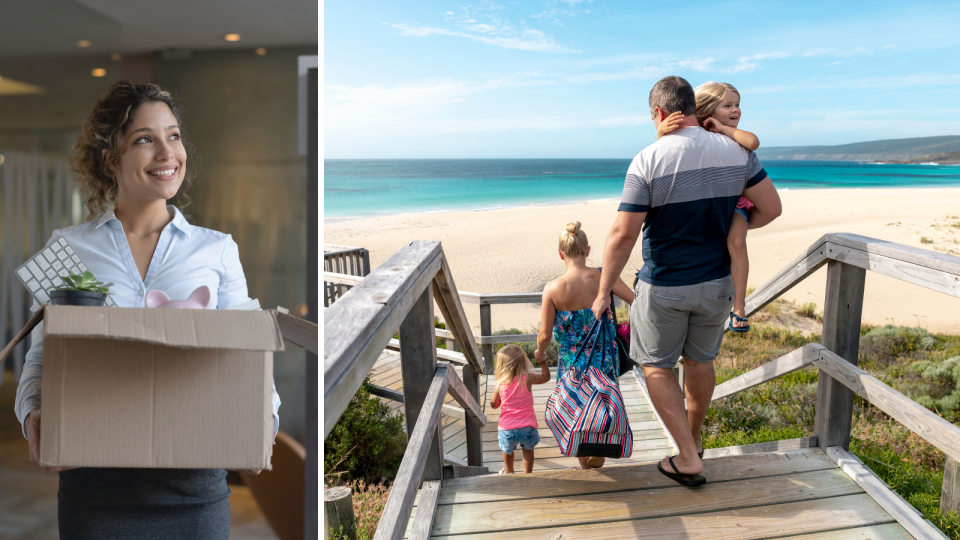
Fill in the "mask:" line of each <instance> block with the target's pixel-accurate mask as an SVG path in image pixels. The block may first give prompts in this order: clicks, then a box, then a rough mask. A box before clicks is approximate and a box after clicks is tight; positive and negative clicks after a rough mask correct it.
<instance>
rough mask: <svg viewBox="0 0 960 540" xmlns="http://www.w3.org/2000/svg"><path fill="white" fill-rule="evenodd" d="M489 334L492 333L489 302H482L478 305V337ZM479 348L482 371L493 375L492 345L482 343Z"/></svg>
mask: <svg viewBox="0 0 960 540" xmlns="http://www.w3.org/2000/svg"><path fill="white" fill-rule="evenodd" d="M490 334H493V320H492V319H491V314H490V304H483V305H481V306H480V337H484V336H489V335H490ZM481 350H482V351H483V362H484V364H483V365H484V369H483V373H485V374H487V375H493V372H494V371H495V370H496V366H495V365H494V360H493V345H483V346H481Z"/></svg>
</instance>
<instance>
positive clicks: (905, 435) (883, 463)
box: [703, 325, 960, 540]
mask: <svg viewBox="0 0 960 540" xmlns="http://www.w3.org/2000/svg"><path fill="white" fill-rule="evenodd" d="M860 335H861V338H860V355H859V366H860V367H861V368H862V369H864V370H866V371H868V372H869V373H870V374H872V375H873V376H875V377H877V378H878V379H880V380H881V381H883V382H884V383H886V384H888V385H890V386H891V387H893V388H894V389H896V390H897V391H899V392H902V393H903V394H905V395H907V396H908V397H910V398H911V399H913V400H915V401H917V402H918V403H920V404H922V405H924V406H926V407H928V408H930V409H931V410H932V411H934V412H936V413H938V414H940V415H941V416H943V417H944V418H945V419H947V420H948V421H950V422H954V423H956V422H958V421H960V336H949V335H940V334H931V333H930V332H928V331H926V330H925V329H923V328H915V327H913V328H911V327H904V326H892V325H887V326H883V327H872V326H868V325H864V326H863V327H862V328H861V331H860ZM819 341H820V336H819V335H817V334H813V335H809V336H804V335H802V334H801V333H800V332H796V331H790V330H786V329H783V328H779V327H771V326H763V325H757V326H754V328H753V329H752V330H751V331H750V332H747V333H745V334H733V335H728V336H726V338H725V339H724V341H723V347H722V348H721V351H720V356H719V358H718V362H717V365H716V367H717V382H718V384H719V383H721V382H724V381H726V380H729V379H732V378H734V377H737V376H739V375H741V374H743V373H746V372H747V371H750V370H751V369H754V368H756V367H759V366H761V365H763V364H765V363H767V362H769V361H771V360H773V359H775V358H778V357H780V356H782V355H784V354H786V353H788V352H790V351H792V350H794V349H797V348H798V347H801V346H802V345H804V344H806V343H812V342H819ZM817 377H818V374H817V369H816V368H814V367H808V368H806V369H803V370H799V371H795V372H793V373H790V374H788V375H785V376H783V377H780V378H778V379H775V380H773V381H770V382H767V383H764V384H762V385H760V386H757V387H755V388H751V389H749V390H745V391H743V392H740V393H739V394H735V395H733V396H730V397H728V398H725V399H722V400H719V401H717V402H714V403H713V405H712V406H711V407H710V410H709V411H708V413H707V419H706V422H705V423H704V433H703V435H704V439H703V446H704V448H719V447H724V446H733V445H742V444H752V443H759V442H768V441H774V440H780V439H792V438H798V437H805V436H809V435H812V434H813V417H814V411H815V405H816V391H817V390H816V389H817ZM850 450H851V451H852V452H853V453H854V454H856V455H857V456H858V457H859V458H860V459H861V460H862V461H863V462H864V463H865V464H866V465H867V466H868V467H870V468H871V469H873V470H874V471H875V472H876V473H877V474H878V475H879V476H880V477H881V478H882V479H883V480H884V481H885V482H887V483H888V484H889V485H890V487H891V488H893V489H894V491H896V492H897V493H899V494H900V495H901V496H902V497H903V498H904V499H906V500H907V501H908V502H910V503H911V504H912V505H914V506H915V507H916V508H917V509H918V510H920V511H921V512H922V513H923V514H924V516H925V517H926V518H927V519H929V520H930V521H932V522H933V523H934V524H935V525H937V526H938V527H939V528H940V529H941V530H942V531H944V533H946V534H947V536H949V537H950V538H953V539H954V540H960V516H958V515H957V514H954V513H950V514H941V512H940V506H939V505H940V489H941V483H942V479H943V463H944V460H945V457H946V456H945V455H944V454H943V453H942V452H940V451H939V450H937V449H936V448H935V447H934V446H932V445H930V444H928V443H927V442H925V441H924V440H923V439H921V438H919V437H918V436H916V435H915V434H913V433H912V432H911V431H910V430H908V429H907V428H905V427H903V426H902V425H901V424H900V423H899V422H897V421H896V420H893V419H892V418H890V417H889V416H887V415H886V414H884V413H883V412H882V411H880V410H879V409H877V408H875V407H873V406H872V405H870V404H869V403H867V402H866V401H865V400H863V399H862V398H860V397H859V396H857V397H855V399H854V417H853V428H852V433H851V442H850Z"/></svg>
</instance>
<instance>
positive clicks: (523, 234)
mask: <svg viewBox="0 0 960 540" xmlns="http://www.w3.org/2000/svg"><path fill="white" fill-rule="evenodd" d="M780 196H781V198H782V200H783V208H784V212H783V216H782V217H781V218H780V219H778V220H777V221H775V222H774V223H772V224H771V225H768V226H767V227H765V228H763V229H758V230H755V231H751V232H750V234H749V236H748V238H747V244H748V249H749V253H750V267H751V271H750V280H749V282H750V285H751V286H758V285H760V284H762V283H763V282H764V281H766V280H767V279H768V278H770V277H771V276H772V275H773V274H774V273H775V272H777V271H778V270H780V269H781V268H782V267H783V266H784V265H785V264H787V263H788V262H790V261H791V260H792V259H793V258H794V257H796V256H797V255H798V254H799V253H800V252H801V251H802V250H803V249H804V248H806V247H807V246H809V245H810V244H812V243H813V242H814V241H816V240H817V238H819V237H820V236H822V235H823V234H825V233H828V232H851V233H857V234H862V235H864V236H870V237H874V238H882V239H884V240H889V241H893V242H899V243H903V244H907V245H910V246H916V247H921V248H924V249H931V250H933V249H935V250H938V251H942V252H947V253H952V254H955V255H960V227H956V226H953V224H958V225H960V223H958V222H960V188H949V189H941V188H937V189H921V188H918V189H831V190H799V191H797V190H792V191H783V192H781V194H780ZM617 204H618V202H617V201H615V200H611V201H599V202H587V203H582V204H567V205H561V206H530V207H518V208H509V209H502V210H488V211H477V212H456V213H448V214H425V215H408V216H388V217H378V218H371V219H365V220H357V221H346V222H340V223H327V224H325V225H324V231H323V232H324V242H327V243H334V244H343V245H352V246H362V247H365V248H367V249H369V250H370V262H371V265H372V266H373V267H376V266H377V265H379V264H380V263H382V262H383V261H384V260H386V259H387V258H388V257H389V256H390V255H392V254H393V253H394V252H396V251H397V250H398V249H400V248H401V247H402V246H404V245H405V244H406V243H407V242H410V241H411V240H440V241H442V242H443V248H444V251H445V252H446V254H447V257H448V259H449V261H450V266H451V269H452V271H453V275H454V279H455V280H456V284H457V287H458V288H459V289H460V290H464V291H472V292H521V291H539V290H542V289H543V286H544V284H545V283H547V282H548V281H550V280H551V279H554V278H556V277H557V276H559V275H560V274H561V273H562V272H563V264H562V263H561V261H560V259H559V257H558V256H557V238H558V236H559V235H560V232H561V231H562V230H563V227H564V225H565V224H566V223H567V222H569V221H580V222H581V223H583V230H584V231H585V232H586V233H587V235H588V237H589V239H590V243H591V245H592V246H593V251H592V253H591V257H589V260H588V262H589V263H590V264H593V265H599V264H600V259H601V256H602V250H603V244H604V240H605V238H606V235H607V232H608V231H609V229H610V226H611V224H612V223H613V219H614V217H615V215H616V208H617ZM922 237H925V238H926V239H929V240H932V243H921V238H922ZM641 265H642V261H641V257H640V250H639V247H638V248H636V249H635V250H634V252H633V255H632V256H631V258H630V262H629V264H628V265H627V268H626V269H625V270H624V273H623V279H624V280H625V281H627V283H632V281H633V274H634V272H635V271H636V269H637V268H639V267H640V266H641ZM825 281H826V269H825V268H823V269H821V270H819V271H818V272H817V273H815V274H814V275H813V276H811V277H809V278H807V280H806V281H804V282H803V283H801V284H800V285H798V286H797V287H795V288H794V289H792V290H791V291H789V292H788V293H787V294H786V295H785V297H786V298H788V299H790V300H792V301H795V302H799V303H804V302H815V303H816V304H817V306H818V309H821V306H822V305H823V298H824V286H825ZM466 310H467V317H468V318H469V319H470V322H471V324H472V325H473V326H474V329H475V330H477V331H478V330H479V325H480V319H479V309H478V308H477V306H470V305H467V306H466ZM863 319H864V322H867V323H872V324H886V323H895V324H903V325H917V324H919V325H920V326H923V327H926V328H927V329H929V330H930V331H934V332H948V333H953V334H957V333H960V298H953V297H950V296H947V295H945V294H942V293H938V292H934V291H931V290H929V289H924V288H921V287H918V286H915V285H911V284H907V283H903V282H900V281H898V280H895V279H892V278H887V277H885V276H880V275H877V274H874V273H870V272H868V273H867V283H866V296H865V299H864V314H863ZM538 325H539V306H537V305H533V304H530V305H503V306H494V307H493V327H494V330H498V329H502V328H510V327H515V328H519V329H521V330H530V329H531V328H534V327H536V326H538Z"/></svg>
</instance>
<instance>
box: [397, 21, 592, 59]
mask: <svg viewBox="0 0 960 540" xmlns="http://www.w3.org/2000/svg"><path fill="white" fill-rule="evenodd" d="M463 22H465V23H475V22H476V21H475V20H472V19H468V20H466V21H463ZM390 26H392V27H393V28H396V29H398V30H400V31H401V34H400V35H401V36H410V37H426V36H431V35H441V36H453V37H462V38H466V39H469V40H472V41H478V42H480V43H485V44H487V45H493V46H496V47H503V48H504V49H516V50H521V51H533V52H547V53H575V52H580V51H577V50H573V49H568V48H566V47H564V46H562V45H560V44H559V43H557V41H556V40H555V39H554V38H553V37H552V36H550V35H548V34H545V33H543V32H541V31H539V30H533V29H524V30H521V31H513V30H511V29H507V30H506V31H505V30H504V28H503V27H497V26H494V25H489V24H475V25H473V26H471V27H470V29H471V30H473V31H474V32H478V33H480V34H483V35H476V34H471V33H467V32H459V31H456V30H447V29H445V28H431V27H428V26H413V25H409V24H391V25H390Z"/></svg>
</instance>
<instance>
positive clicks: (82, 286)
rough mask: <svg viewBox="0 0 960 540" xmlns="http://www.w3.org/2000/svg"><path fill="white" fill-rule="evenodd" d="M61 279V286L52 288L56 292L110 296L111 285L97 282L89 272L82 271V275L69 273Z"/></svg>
mask: <svg viewBox="0 0 960 540" xmlns="http://www.w3.org/2000/svg"><path fill="white" fill-rule="evenodd" d="M62 279H63V285H59V286H57V287H54V288H55V289H57V290H58V291H87V292H98V293H103V294H110V287H112V286H113V283H104V282H102V281H100V280H98V279H97V278H96V277H95V276H94V275H93V273H92V272H90V271H89V270H84V271H83V273H82V274H74V273H73V271H71V272H70V275H68V276H63V278H62Z"/></svg>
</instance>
